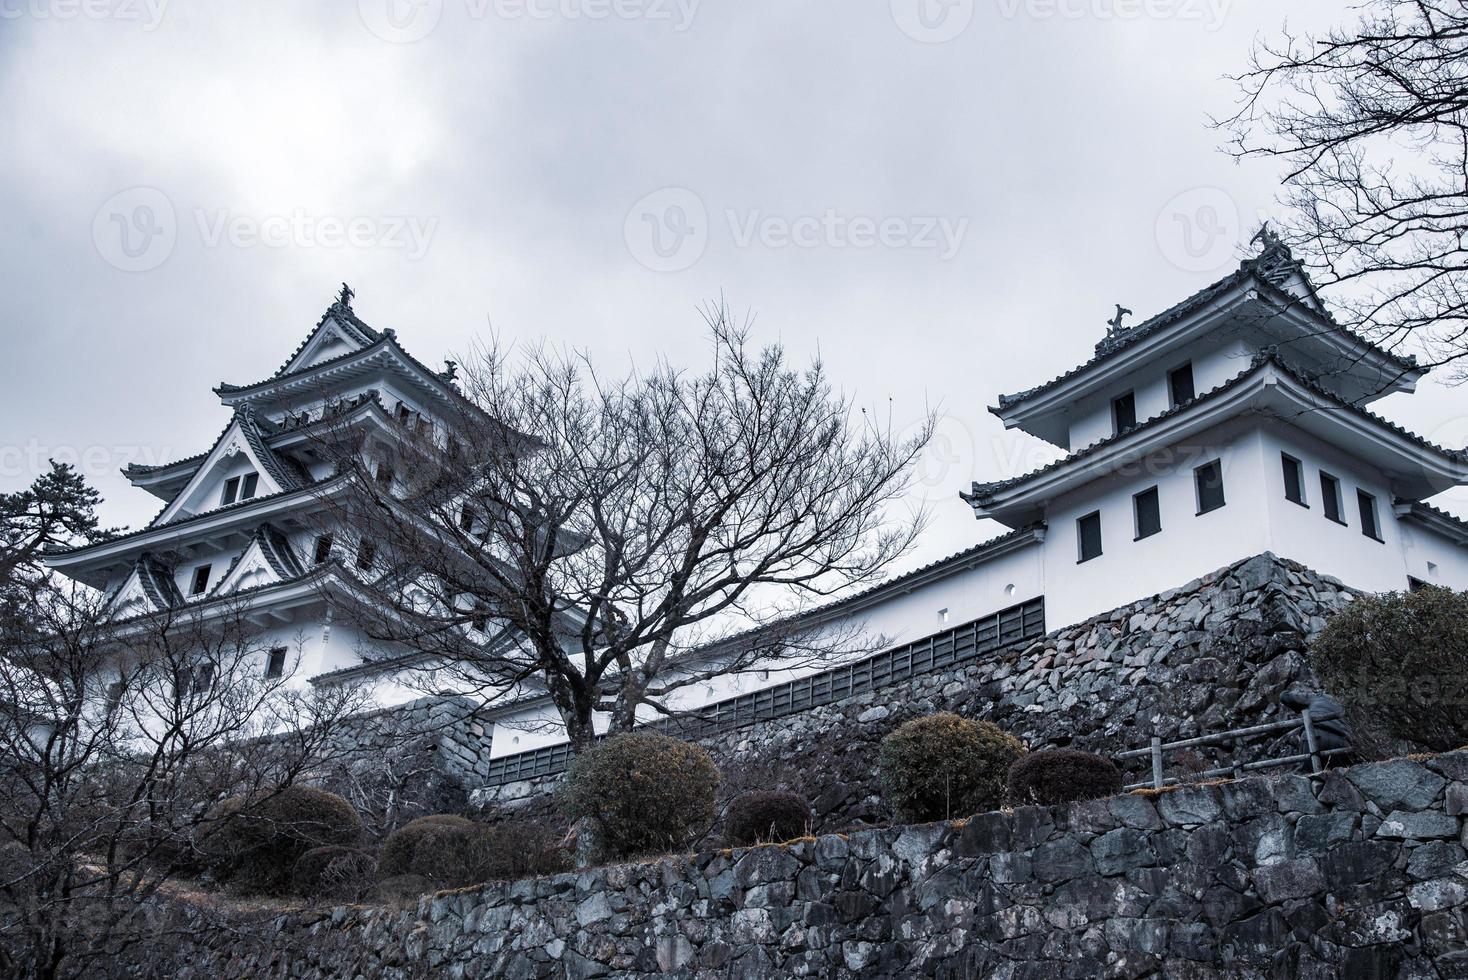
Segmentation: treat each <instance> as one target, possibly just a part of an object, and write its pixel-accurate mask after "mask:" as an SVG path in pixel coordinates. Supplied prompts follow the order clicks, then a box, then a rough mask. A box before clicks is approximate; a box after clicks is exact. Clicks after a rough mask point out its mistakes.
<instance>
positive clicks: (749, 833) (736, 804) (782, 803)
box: [724, 790, 811, 847]
mask: <svg viewBox="0 0 1468 980" xmlns="http://www.w3.org/2000/svg"><path fill="white" fill-rule="evenodd" d="M810 825H811V812H810V804H808V803H806V802H805V798H804V797H802V796H797V795H796V794H794V793H786V792H782V791H778V790H755V791H753V792H749V793H741V794H740V795H738V796H736V797H734V799H733V800H731V801H730V802H729V809H728V810H727V811H726V812H725V814H724V838H725V840H727V841H728V842H729V843H730V844H732V845H734V846H735V847H745V846H748V845H750V844H764V843H772V842H778V841H787V840H794V839H795V838H796V837H800V836H802V835H804V834H808V833H810Z"/></svg>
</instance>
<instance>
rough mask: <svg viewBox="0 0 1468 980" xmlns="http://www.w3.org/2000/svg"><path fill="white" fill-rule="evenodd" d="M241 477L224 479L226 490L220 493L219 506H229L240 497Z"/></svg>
mask: <svg viewBox="0 0 1468 980" xmlns="http://www.w3.org/2000/svg"><path fill="white" fill-rule="evenodd" d="M239 495H240V478H239V477H237V476H232V477H230V478H229V479H228V480H225V481H224V490H223V491H222V492H221V493H220V494H219V506H221V507H228V506H229V505H230V504H232V503H234V502H235V501H236V500H238V499H239Z"/></svg>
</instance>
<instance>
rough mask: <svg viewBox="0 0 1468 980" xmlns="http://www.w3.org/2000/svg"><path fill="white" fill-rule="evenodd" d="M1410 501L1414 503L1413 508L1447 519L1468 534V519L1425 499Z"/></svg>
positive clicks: (1430, 515)
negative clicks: (1435, 505) (1450, 512)
mask: <svg viewBox="0 0 1468 980" xmlns="http://www.w3.org/2000/svg"><path fill="white" fill-rule="evenodd" d="M1410 503H1411V504H1412V509H1413V510H1420V511H1424V512H1426V514H1427V516H1429V517H1435V518H1437V519H1438V520H1443V521H1447V522H1448V523H1449V524H1452V525H1453V526H1454V527H1456V528H1458V530H1460V531H1462V532H1463V533H1464V534H1468V521H1465V520H1463V518H1461V517H1458V516H1457V515H1455V514H1449V513H1448V512H1447V511H1445V510H1443V509H1442V508H1441V507H1434V506H1433V505H1432V504H1429V503H1427V502H1426V501H1425V500H1414V501H1411V502H1410Z"/></svg>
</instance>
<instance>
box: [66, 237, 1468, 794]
mask: <svg viewBox="0 0 1468 980" xmlns="http://www.w3.org/2000/svg"><path fill="white" fill-rule="evenodd" d="M351 299H352V297H351V293H350V291H348V290H343V293H342V295H341V297H340V298H339V299H338V300H337V301H336V302H335V303H333V304H332V305H331V307H330V308H329V309H328V310H327V311H326V313H325V314H324V315H323V316H322V317H321V319H320V321H319V322H318V323H317V324H316V326H315V327H314V329H312V330H311V331H310V332H309V334H308V335H307V336H306V338H305V339H304V340H303V341H302V343H301V345H300V347H299V348H298V349H297V350H296V351H295V352H294V353H293V354H291V356H290V357H289V358H287V359H286V361H285V363H284V364H283V365H282V366H281V367H280V368H279V370H277V371H276V372H275V373H274V374H272V375H271V376H269V377H268V378H265V379H264V380H259V381H255V382H253V383H248V384H242V385H234V384H222V385H220V386H219V387H217V388H216V389H215V391H216V393H217V394H218V396H219V398H220V401H221V402H222V403H223V406H224V408H225V409H226V410H228V411H229V412H230V413H231V414H230V417H229V419H228V422H227V423H226V424H225V426H224V429H223V431H222V432H221V433H220V435H219V437H218V439H216V440H215V442H214V444H213V445H212V446H211V447H209V448H208V449H207V450H206V451H205V452H203V453H201V454H199V455H197V456H192V457H189V458H187V459H182V460H179V461H177V462H174V463H170V464H167V465H163V466H148V467H142V466H131V467H129V468H128V469H127V471H126V475H127V476H128V478H129V479H130V480H131V481H132V482H133V483H134V484H135V485H136V486H138V487H140V488H142V489H144V490H146V491H148V492H150V493H152V494H154V495H156V496H157V497H159V498H160V499H161V500H162V501H163V502H164V503H163V508H162V510H161V511H160V512H159V513H158V515H157V516H156V517H155V518H154V519H153V520H152V522H151V523H149V524H148V525H147V526H146V527H144V528H142V529H140V530H137V531H134V532H131V533H128V534H125V535H123V536H121V537H118V538H115V539H113V540H110V541H106V542H103V543H100V544H95V545H91V546H88V547H84V548H79V549H76V550H73V551H69V552H65V553H60V554H56V555H53V556H51V558H50V563H51V565H52V567H53V568H55V569H56V570H58V571H60V572H62V573H64V574H66V575H68V576H70V577H72V578H74V579H76V580H78V581H81V582H84V583H86V584H87V585H90V586H94V587H96V588H97V589H100V590H104V591H105V593H106V594H107V595H108V596H109V600H108V601H109V602H110V603H111V604H112V606H113V608H114V610H115V611H116V613H117V615H119V616H129V615H136V614H138V613H140V612H144V611H147V610H156V609H159V608H163V607H179V606H185V605H197V606H198V607H199V608H200V609H201V610H208V609H209V608H211V607H216V606H218V607H222V606H223V605H224V604H226V603H230V604H234V605H238V604H240V603H244V604H245V605H246V606H247V607H248V609H249V614H250V616H251V617H252V619H253V620H255V621H256V622H258V623H259V624H260V625H261V626H262V627H263V628H266V629H268V630H270V631H271V635H272V636H276V637H278V638H279V645H280V648H281V649H285V648H290V649H292V650H297V651H299V657H300V663H299V667H298V669H297V673H298V675H299V676H300V677H301V678H302V683H307V682H309V683H313V684H334V683H358V682H366V683H370V684H373V685H374V686H375V688H376V689H377V692H378V696H379V697H380V698H381V699H382V700H383V701H384V702H385V703H389V704H390V703H394V702H398V701H404V700H407V699H409V698H410V697H412V694H411V691H410V688H409V687H408V685H406V684H404V683H401V679H400V678H398V677H396V676H395V675H394V674H393V672H392V670H393V668H391V667H390V666H389V665H388V664H385V663H381V662H379V661H380V660H381V659H382V658H381V657H380V656H375V657H371V658H368V656H367V654H368V652H369V651H367V650H366V649H365V647H364V645H363V641H362V638H361V637H360V636H358V635H357V634H356V632H355V631H354V630H353V629H352V627H351V625H350V623H349V622H346V621H344V619H345V618H344V617H340V616H339V617H337V621H335V622H334V621H333V607H334V604H335V598H336V597H337V596H338V595H340V594H341V591H342V590H343V589H346V588H349V585H350V580H351V577H352V576H354V575H370V574H373V573H374V569H373V567H372V565H373V563H372V558H371V553H370V549H369V548H364V547H362V546H361V543H359V542H357V541H356V539H355V537H354V535H353V533H352V530H351V528H338V529H329V530H322V527H321V524H320V519H321V515H322V513H323V512H324V508H325V507H326V504H327V501H328V499H329V497H330V495H331V494H332V493H333V492H335V491H334V489H333V482H332V481H333V480H335V479H338V477H336V476H334V475H333V472H332V468H331V466H330V465H329V464H328V463H327V461H326V460H325V459H323V458H321V457H320V456H319V454H318V453H317V452H316V451H315V449H314V448H313V446H314V442H313V433H314V431H315V430H316V429H317V428H319V427H321V426H324V425H326V424H331V425H335V426H342V425H348V426H351V427H353V429H354V430H356V431H359V433H360V436H361V438H362V439H363V440H364V444H365V445H368V446H370V445H371V444H372V441H373V440H374V439H383V440H387V439H390V438H391V436H392V432H393V429H394V427H395V426H403V425H412V426H437V425H441V424H442V419H444V418H446V417H449V416H451V415H452V413H451V412H449V411H447V409H448V408H449V407H452V406H454V405H455V404H457V402H458V401H459V400H462V398H463V396H462V395H461V394H460V392H459V391H458V389H457V387H456V386H455V383H454V380H453V372H452V369H451V368H450V370H447V371H436V370H434V369H432V368H430V367H428V366H427V365H425V364H424V363H422V362H420V361H419V360H417V359H416V358H414V357H413V356H412V355H411V354H409V353H408V352H407V351H406V350H405V349H404V348H403V347H402V346H401V345H400V344H399V342H398V340H397V338H396V336H395V335H394V333H393V331H391V330H377V329H374V328H373V327H371V326H369V325H368V324H366V323H365V322H363V321H362V320H361V319H360V318H359V317H358V316H357V315H356V314H355V313H354V312H353V310H352V306H351ZM1423 375H1424V372H1423V371H1422V370H1420V369H1419V368H1418V366H1417V364H1416V363H1415V361H1413V360H1412V359H1410V358H1403V357H1400V356H1398V355H1396V354H1394V353H1392V352H1390V351H1388V350H1385V349H1383V348H1381V347H1378V346H1376V345H1374V344H1372V343H1370V342H1368V341H1367V340H1365V339H1362V338H1360V337H1357V336H1355V335H1354V334H1352V333H1350V332H1348V331H1346V330H1345V329H1343V328H1341V327H1340V326H1339V325H1337V324H1336V323H1335V322H1334V320H1333V319H1332V318H1331V316H1330V314H1329V313H1328V312H1327V310H1326V308H1325V306H1324V305H1323V304H1322V302H1321V301H1320V299H1319V297H1318V296H1317V295H1316V292H1315V289H1314V288H1313V286H1312V285H1311V283H1310V282H1309V281H1308V279H1307V278H1306V277H1305V275H1304V274H1303V271H1302V269H1301V267H1300V265H1299V264H1298V263H1297V262H1296V261H1295V260H1294V259H1293V258H1292V256H1291V255H1290V253H1289V251H1288V250H1287V249H1286V248H1285V247H1284V246H1283V245H1281V244H1279V243H1278V242H1276V241H1274V240H1272V239H1270V238H1269V236H1267V235H1265V236H1264V245H1263V248H1262V250H1261V251H1260V253H1259V254H1258V255H1256V256H1254V257H1253V258H1249V259H1247V260H1245V261H1243V262H1242V263H1241V264H1240V266H1239V267H1238V269H1237V270H1236V271H1235V272H1233V273H1232V274H1230V275H1228V276H1226V277H1225V278H1223V279H1221V280H1219V281H1218V282H1216V283H1214V284H1212V285H1210V286H1208V287H1207V288H1206V289H1204V290H1202V291H1200V292H1198V293H1196V294H1195V295H1193V296H1190V297H1188V298H1187V299H1185V300H1183V301H1182V302H1180V303H1178V304H1177V305H1176V306H1174V307H1172V308H1171V309H1168V310H1165V311H1163V312H1161V313H1158V314H1157V315H1155V316H1152V317H1151V318H1150V319H1146V320H1143V321H1141V322H1139V323H1137V324H1136V325H1134V326H1123V325H1122V324H1121V318H1120V316H1118V318H1117V320H1116V321H1115V322H1114V324H1113V326H1112V329H1111V330H1110V331H1109V332H1108V333H1107V335H1106V336H1105V337H1103V338H1102V339H1101V340H1100V342H1099V343H1097V344H1096V346H1095V350H1094V351H1093V352H1092V354H1091V356H1090V357H1089V359H1087V360H1086V361H1085V362H1084V363H1082V364H1080V365H1079V366H1077V367H1074V368H1072V369H1070V370H1068V371H1065V372H1064V373H1062V374H1060V375H1059V376H1057V377H1055V378H1054V379H1052V380H1049V381H1044V382H1043V383H1039V384H1036V385H1035V386H1034V387H1032V388H1029V389H1027V390H1025V391H1020V392H1016V393H1014V394H1005V395H1000V396H999V397H998V399H997V402H998V403H997V405H996V406H995V407H993V408H991V409H990V411H991V412H992V413H993V414H994V415H996V416H997V417H998V418H999V419H1000V420H1001V421H1002V422H1003V423H1004V425H1005V426H1006V427H1012V428H1018V429H1020V430H1022V431H1024V432H1026V433H1029V434H1031V435H1033V436H1036V437H1038V438H1040V439H1042V440H1045V441H1046V442H1048V443H1051V444H1054V445H1055V446H1057V447H1059V448H1060V449H1062V450H1064V451H1066V452H1067V453H1068V455H1066V456H1064V457H1063V458H1062V459H1060V460H1059V461H1057V462H1054V463H1051V464H1049V465H1046V466H1043V467H1041V468H1039V469H1036V470H1034V471H1033V472H1030V473H1026V474H1023V475H1021V476H1016V477H1013V478H1011V479H1004V480H998V481H995V482H989V483H975V484H974V485H973V486H972V487H970V488H958V487H955V488H954V490H955V492H957V491H959V490H960V489H963V498H964V499H965V500H966V501H967V502H968V504H969V505H970V506H971V507H972V508H973V511H974V514H975V515H976V517H979V518H990V519H993V520H995V521H997V522H998V523H999V524H1001V525H1003V526H1004V527H1006V528H1008V529H1009V530H1008V532H1007V533H1005V534H1002V535H1001V536H999V537H997V538H993V539H991V540H989V541H986V542H984V543H981V544H978V545H975V546H973V547H970V548H967V549H966V550H963V551H960V552H958V553H957V554H954V555H952V556H950V557H948V558H946V559H943V560H941V561H939V562H935V563H933V564H931V565H928V566H925V567H923V568H920V569H917V570H916V571H912V572H909V573H907V574H904V575H901V576H898V577H894V578H892V579H890V580H889V581H887V582H885V583H883V584H881V585H879V586H877V587H875V588H871V589H868V590H866V591H864V592H861V593H859V594H856V595H852V596H848V597H846V598H844V599H841V600H839V601H837V602H835V603H833V604H831V605H829V606H827V607H824V608H823V609H820V610H818V611H816V612H815V613H812V614H809V615H810V617H811V619H812V623H813V625H815V624H819V623H820V622H829V621H832V620H833V619H848V618H854V619H857V620H860V621H861V622H862V623H863V625H864V627H865V628H866V629H867V630H868V631H869V632H871V633H872V634H880V635H881V636H883V637H885V638H886V640H887V642H888V643H889V644H890V650H902V649H904V648H907V647H910V646H911V645H913V644H915V643H917V642H918V641H921V640H925V639H930V638H932V637H933V636H934V635H935V634H938V633H941V632H943V631H947V630H951V629H954V628H957V626H958V624H964V628H965V629H967V630H969V631H970V632H971V633H972V635H973V637H974V647H973V650H974V654H975V655H976V654H977V653H978V652H982V651H983V650H994V649H998V648H1000V647H1005V646H1010V645H1013V644H1014V643H1016V642H1019V641H1021V640H1024V639H1029V638H1034V637H1037V636H1040V635H1042V634H1044V633H1045V632H1047V631H1050V630H1056V629H1059V628H1062V627H1067V626H1071V625H1073V624H1076V623H1080V622H1082V621H1084V620H1086V619H1088V618H1089V617H1092V616H1095V615H1097V614H1100V613H1104V612H1107V611H1109V610H1111V609H1114V608H1116V607H1118V606H1122V605H1125V604H1127V603H1130V602H1133V601H1135V600H1138V599H1142V598H1144V597H1147V596H1151V595H1154V594H1156V593H1161V592H1165V591H1167V590H1169V589H1173V588H1175V587H1177V586H1180V585H1182V584H1183V583H1185V582H1188V581H1189V580H1191V579H1195V578H1197V577H1199V576H1202V575H1205V574H1207V573H1210V572H1212V571H1214V570H1216V569H1219V568H1222V567H1224V566H1227V565H1230V564H1231V563H1235V562H1238V561H1240V560H1242V559H1246V558H1250V557H1252V556H1255V555H1260V554H1262V553H1265V552H1272V553H1273V554H1274V555H1276V556H1279V557H1280V558H1284V559H1290V560H1292V561H1294V562H1297V563H1298V564H1299V565H1302V566H1305V567H1307V568H1309V569H1311V570H1313V571H1314V572H1316V573H1319V574H1320V575H1325V576H1332V577H1334V578H1336V579H1339V580H1340V581H1341V582H1343V583H1344V584H1346V585H1348V586H1351V587H1354V588H1357V589H1361V590H1366V591H1386V590H1400V589H1406V588H1409V587H1412V586H1414V585H1416V584H1418V583H1432V584H1441V585H1446V586H1451V587H1453V588H1456V589H1463V588H1468V524H1465V523H1464V522H1462V521H1460V520H1458V519H1457V518H1454V517H1451V516H1449V515H1448V514H1446V513H1444V512H1443V511H1441V510H1439V509H1437V508H1436V507H1434V506H1432V504H1431V503H1429V502H1428V501H1429V500H1430V499H1431V498H1432V497H1433V496H1434V495H1436V494H1439V493H1441V492H1443V491H1445V490H1448V489H1450V488H1452V487H1455V486H1458V485H1461V484H1464V483H1468V455H1465V453H1464V451H1463V450H1461V449H1452V448H1444V447H1440V446H1436V445H1433V444H1432V443H1430V442H1428V441H1426V440H1424V439H1423V438H1421V437H1419V436H1417V435H1415V434H1414V433H1412V432H1409V431H1407V430H1405V429H1403V428H1402V427H1400V426H1398V425H1395V424H1393V423H1392V422H1389V421H1387V420H1386V419H1384V418H1383V417H1381V416H1380V415H1378V414H1376V413H1374V412H1373V411H1372V410H1371V405H1372V403H1373V402H1375V401H1376V400H1378V399H1380V398H1382V397H1384V396H1386V395H1389V394H1392V393H1395V392H1411V391H1413V390H1414V389H1415V386H1416V385H1417V383H1418V382H1419V381H1420V380H1421V379H1422V377H1423ZM327 414H329V415H330V416H331V417H330V419H327V418H324V416H325V415H327ZM950 623H951V624H952V625H949V624H950ZM882 656H883V654H878V655H877V658H876V659H877V660H880V658H881V657H882ZM275 660H276V655H274V654H273V655H272V656H271V662H265V663H262V664H261V670H262V671H279V670H281V669H282V665H281V664H280V663H277V662H274V661H275ZM909 663H911V661H910V660H909ZM873 670H876V668H873ZM824 673H830V671H821V670H817V669H815V668H808V669H804V670H798V671H791V670H784V671H778V670H777V671H770V672H767V673H761V674H752V675H747V676H744V677H742V678H738V679H733V678H725V679H723V680H721V681H716V682H713V683H711V684H710V685H708V686H706V687H699V688H689V689H686V690H685V693H684V697H685V702H684V704H683V705H682V706H684V707H693V706H700V707H703V706H718V705H723V704H725V703H726V702H727V703H728V704H730V705H737V704H738V703H741V699H749V698H751V697H755V696H757V695H758V694H759V693H760V692H761V691H765V690H770V689H777V688H779V689H781V690H785V689H788V685H790V684H792V683H797V682H801V681H802V680H803V679H814V678H819V677H820V676H821V675H822V674H824ZM815 683H816V681H815V680H811V684H815ZM782 685H783V686H784V687H782ZM827 688H828V690H829V688H830V685H828V686H827ZM807 693H809V692H807ZM689 699H695V700H689ZM551 714H552V713H551V711H550V708H549V706H548V704H547V703H546V702H545V701H544V700H542V699H538V698H536V697H535V696H534V694H533V692H532V693H531V694H530V695H529V696H521V697H517V698H516V699H515V700H514V701H512V702H509V701H507V702H506V703H504V704H502V705H492V706H490V707H489V708H488V709H487V710H486V711H485V712H484V715H485V716H486V717H487V718H489V719H490V720H492V721H493V723H494V724H493V731H492V734H491V735H490V742H489V746H488V752H489V754H490V756H491V759H492V762H493V763H494V764H495V766H496V769H495V771H496V772H497V773H498V778H499V779H500V780H501V781H507V780H509V779H513V778H523V776H525V775H527V774H543V773H546V772H550V771H554V768H555V766H556V756H557V754H558V753H560V754H561V755H562V756H563V754H564V749H563V748H562V746H561V744H560V743H562V742H563V741H564V739H563V736H562V735H560V734H558V733H557V732H556V731H555V730H554V726H538V725H536V724H535V722H536V720H537V719H538V718H549V717H550V716H551Z"/></svg>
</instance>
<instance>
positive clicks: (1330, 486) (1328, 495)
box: [1320, 470, 1349, 527]
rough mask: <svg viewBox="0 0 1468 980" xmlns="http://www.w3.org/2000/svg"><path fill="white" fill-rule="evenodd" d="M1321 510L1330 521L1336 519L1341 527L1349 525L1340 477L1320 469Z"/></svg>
mask: <svg viewBox="0 0 1468 980" xmlns="http://www.w3.org/2000/svg"><path fill="white" fill-rule="evenodd" d="M1320 510H1321V513H1323V514H1324V515H1325V519H1326V520H1328V521H1335V523H1337V524H1339V525H1340V526H1341V527H1348V526H1349V525H1348V524H1346V519H1345V516H1344V514H1345V504H1344V502H1343V501H1342V500H1341V481H1340V478H1339V477H1335V476H1332V475H1331V474H1329V473H1327V472H1325V470H1321V471H1320Z"/></svg>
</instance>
